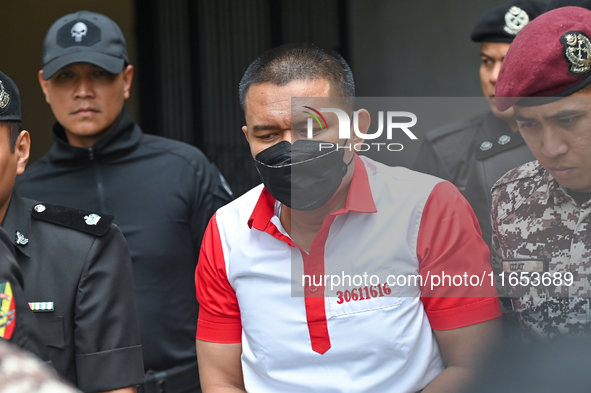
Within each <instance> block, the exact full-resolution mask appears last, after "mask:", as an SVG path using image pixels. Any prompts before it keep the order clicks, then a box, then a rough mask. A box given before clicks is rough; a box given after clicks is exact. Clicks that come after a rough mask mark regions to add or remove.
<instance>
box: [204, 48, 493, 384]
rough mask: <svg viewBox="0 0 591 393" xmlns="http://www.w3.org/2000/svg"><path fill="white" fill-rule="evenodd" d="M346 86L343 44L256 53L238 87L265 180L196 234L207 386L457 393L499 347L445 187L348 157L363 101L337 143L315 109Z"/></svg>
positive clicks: (476, 244)
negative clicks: (295, 104) (199, 237)
mask: <svg viewBox="0 0 591 393" xmlns="http://www.w3.org/2000/svg"><path fill="white" fill-rule="evenodd" d="M354 89H355V87H354V83H353V76H352V73H351V70H350V68H349V66H348V65H347V63H346V62H345V61H344V60H343V59H342V57H341V56H340V55H338V54H336V53H333V52H330V51H325V50H321V49H319V48H317V47H315V46H312V45H301V44H300V45H288V46H282V47H279V48H275V49H273V50H271V51H269V52H267V53H265V54H264V55H262V56H261V57H259V58H258V59H257V60H255V61H254V62H253V63H252V64H251V65H250V67H249V68H248V70H247V71H246V73H245V75H244V77H243V79H242V81H241V83H240V98H241V104H242V106H243V109H244V111H245V116H246V126H244V127H243V131H244V134H245V136H246V139H247V140H248V143H249V144H250V149H251V152H252V155H253V157H254V160H255V165H256V166H257V169H258V170H259V172H260V174H261V177H262V179H263V183H264V184H263V185H260V186H258V187H256V188H254V189H253V190H251V191H249V192H248V193H246V194H245V195H243V196H242V197H240V198H238V199H237V200H235V201H234V202H232V203H230V204H228V205H226V206H224V207H222V208H221V209H219V210H218V211H217V213H216V214H215V215H214V217H213V218H212V219H211V221H210V223H209V227H208V229H207V231H206V233H205V237H204V239H203V244H202V248H201V255H200V259H199V263H198V267H197V272H196V279H195V281H196V285H197V297H198V299H199V303H200V305H201V309H200V313H199V322H198V327H197V355H198V359H199V369H200V376H201V383H202V388H203V391H204V392H234V391H237V392H239V391H250V392H257V393H258V392H396V393H403V392H417V391H421V390H422V389H424V392H425V393H427V392H438V393H441V392H457V391H459V390H460V388H461V387H462V386H463V384H465V383H466V381H467V380H469V378H470V377H471V376H472V375H473V373H474V371H475V368H476V366H477V365H478V364H479V363H480V362H481V360H482V359H483V358H484V357H485V356H484V354H485V353H486V351H487V349H488V348H489V347H490V346H491V344H493V343H495V342H496V341H495V340H496V337H497V336H498V333H499V332H498V330H499V319H498V317H499V316H500V308H499V302H498V299H497V298H496V292H495V289H494V282H493V281H494V280H492V278H493V277H492V274H491V267H490V257H489V252H488V248H487V246H486V245H485V243H484V242H483V240H482V238H481V236H480V229H479V226H478V222H477V220H476V218H475V217H474V214H473V212H472V210H471V209H470V207H469V205H468V203H467V202H466V201H465V200H464V198H463V197H462V196H461V195H460V193H459V192H458V190H457V189H456V188H455V186H453V185H452V184H451V183H449V182H445V181H442V180H441V179H438V178H435V177H432V176H428V175H424V174H420V173H417V172H412V171H410V170H407V169H405V168H390V167H386V166H384V165H381V164H379V163H377V162H374V161H372V160H370V159H367V158H360V157H359V156H357V154H356V153H355V150H354V148H351V146H355V144H357V143H361V142H363V139H361V138H360V137H359V136H358V135H359V134H361V135H363V134H365V133H366V132H367V130H368V128H369V123H370V119H369V114H368V112H367V111H365V110H360V111H358V119H359V122H358V124H359V131H360V132H359V133H353V132H351V136H350V138H342V139H340V138H339V132H338V126H337V125H338V119H337V116H336V115H334V116H329V115H332V114H330V113H328V114H327V113H325V114H324V116H322V117H320V116H317V115H313V113H314V111H316V109H314V107H315V104H314V102H315V100H323V99H324V100H329V101H330V100H332V101H330V102H332V104H333V106H332V108H335V107H337V108H340V109H341V110H343V111H345V112H346V113H351V111H352V107H351V105H350V103H351V102H352V100H350V99H349V100H346V99H345V100H342V99H335V98H331V97H349V98H352V97H354V95H355V91H354ZM293 97H310V98H309V103H310V105H306V106H305V107H306V109H303V110H302V111H298V113H300V112H301V113H304V112H308V113H310V115H311V116H312V117H314V116H316V117H317V118H318V121H317V122H316V121H315V122H313V124H312V123H309V122H308V123H306V120H307V119H305V118H302V119H299V118H297V119H296V118H292V103H291V98H293ZM316 107H318V105H316ZM324 108H326V107H324ZM295 116H296V115H295V112H294V117H295ZM308 117H309V116H308ZM309 124H312V126H311V127H313V128H314V130H313V135H312V138H308V137H307V136H308V131H307V126H308V125H309ZM446 276H447V277H449V282H448V283H447V284H448V285H443V284H441V279H443V280H445V279H447V277H446ZM412 277H414V279H415V283H414V284H410V282H411V281H412ZM417 277H418V278H419V280H418V281H419V282H418V283H417V281H416V280H417ZM452 277H453V280H452ZM462 277H463V278H464V281H463V282H460V281H461V280H462ZM458 278H459V280H460V281H458V280H457V279H458ZM466 278H469V279H468V280H467V279H466ZM474 278H475V279H476V280H472V279H474ZM480 278H483V280H482V281H480V282H476V281H477V280H479V279H480ZM438 279H439V280H440V284H441V285H433V284H435V283H437V280H438ZM337 281H338V282H337ZM468 281H470V282H468Z"/></svg>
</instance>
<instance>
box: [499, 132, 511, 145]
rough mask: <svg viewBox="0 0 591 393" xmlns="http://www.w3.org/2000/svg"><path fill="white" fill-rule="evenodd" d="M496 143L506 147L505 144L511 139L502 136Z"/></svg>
mask: <svg viewBox="0 0 591 393" xmlns="http://www.w3.org/2000/svg"><path fill="white" fill-rule="evenodd" d="M497 142H498V143H499V145H501V146H503V145H506V144H507V143H509V142H511V137H510V136H509V135H502V136H501V137H500V138H499V140H498V141H497Z"/></svg>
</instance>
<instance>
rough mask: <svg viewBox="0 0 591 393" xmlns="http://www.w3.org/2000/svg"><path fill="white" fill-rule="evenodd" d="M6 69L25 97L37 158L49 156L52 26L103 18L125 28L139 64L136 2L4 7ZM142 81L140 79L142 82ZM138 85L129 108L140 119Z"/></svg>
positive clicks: (0, 64) (0, 30) (38, 2)
mask: <svg viewBox="0 0 591 393" xmlns="http://www.w3.org/2000/svg"><path fill="white" fill-rule="evenodd" d="M1 10H2V17H1V18H0V20H2V23H1V24H0V37H1V38H0V70H2V71H3V72H4V73H5V74H7V75H8V76H10V77H11V78H12V79H13V80H14V81H15V82H16V84H17V85H18V87H19V89H20V93H21V100H22V111H23V126H24V127H25V129H27V130H28V131H29V132H30V133H31V139H32V148H31V150H32V151H31V159H32V160H35V159H37V158H39V157H40V156H42V155H43V154H45V152H46V151H47V150H48V149H49V147H50V146H51V144H52V139H51V134H50V127H51V125H52V124H53V123H54V122H55V120H54V117H53V115H52V113H51V110H50V108H49V105H47V104H46V103H45V99H44V97H43V94H42V92H41V88H40V87H39V82H38V81H37V72H38V71H39V69H40V68H41V47H42V43H43V38H44V37H45V33H46V32H47V29H49V26H51V24H52V23H53V22H54V21H55V20H56V19H58V18H59V17H60V16H62V15H65V14H68V13H71V12H75V11H79V10H89V11H95V12H100V13H103V14H105V15H107V16H109V17H110V18H111V19H113V20H114V21H115V22H117V23H118V24H119V26H120V27H121V30H123V34H125V38H126V39H127V45H128V51H129V56H130V61H131V63H132V64H135V63H136V61H135V59H136V52H135V41H136V37H135V18H134V11H133V1H132V0H116V1H113V0H93V1H83V0H78V1H74V0H59V1H57V0H14V1H12V0H11V1H5V2H2V8H1ZM136 82H137V80H136ZM136 97H137V83H136V84H134V88H133V89H132V94H131V98H130V99H129V100H128V102H127V108H128V109H129V110H130V111H131V113H132V115H133V116H134V117H137V116H136V115H137V110H138V109H137V100H136V99H135V98H136Z"/></svg>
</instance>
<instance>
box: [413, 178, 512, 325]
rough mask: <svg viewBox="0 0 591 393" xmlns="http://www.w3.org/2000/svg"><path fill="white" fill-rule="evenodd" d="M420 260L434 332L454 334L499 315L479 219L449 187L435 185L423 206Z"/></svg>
mask: <svg viewBox="0 0 591 393" xmlns="http://www.w3.org/2000/svg"><path fill="white" fill-rule="evenodd" d="M417 257H418V259H419V272H420V274H421V276H422V277H423V282H422V284H423V285H422V286H421V291H422V295H421V299H422V301H423V305H424V307H425V312H426V313H427V317H428V318H429V322H430V323H431V326H432V327H433V329H435V330H448V329H456V328H460V327H464V326H469V325H473V324H476V323H480V322H484V321H488V320H490V319H493V318H497V317H499V316H501V309H500V305H499V300H498V298H497V292H496V287H495V280H494V277H493V276H492V275H491V274H492V269H491V264H490V252H489V249H488V246H487V245H486V243H485V242H484V240H483V239H482V233H481V231H480V226H479V224H478V220H477V219H476V216H475V215H474V212H473V211H472V208H471V207H470V205H469V204H468V202H467V201H466V199H464V197H463V196H462V195H461V194H460V192H459V191H458V189H457V188H456V187H455V186H454V185H453V184H451V183H449V182H441V183H439V184H437V185H436V186H435V187H434V189H433V191H432V192H431V195H430V196H429V198H428V199H427V202H426V203H425V208H424V210H423V214H422V217H421V226H420V229H419V234H418V239H417ZM435 284H439V285H435Z"/></svg>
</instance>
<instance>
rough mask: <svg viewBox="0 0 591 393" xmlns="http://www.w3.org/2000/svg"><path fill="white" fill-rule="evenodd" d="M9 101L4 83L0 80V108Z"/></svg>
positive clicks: (4, 106)
mask: <svg viewBox="0 0 591 393" xmlns="http://www.w3.org/2000/svg"><path fill="white" fill-rule="evenodd" d="M8 103H10V94H8V92H7V91H6V90H5V89H4V83H2V81H0V109H4V108H6V106H7V105H8Z"/></svg>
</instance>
